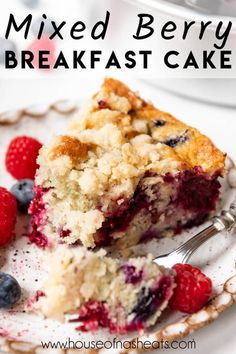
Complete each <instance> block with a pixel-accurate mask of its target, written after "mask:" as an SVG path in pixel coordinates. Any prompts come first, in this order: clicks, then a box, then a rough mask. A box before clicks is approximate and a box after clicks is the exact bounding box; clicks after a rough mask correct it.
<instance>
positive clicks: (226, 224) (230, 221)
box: [172, 202, 236, 263]
mask: <svg viewBox="0 0 236 354" xmlns="http://www.w3.org/2000/svg"><path fill="white" fill-rule="evenodd" d="M235 224H236V202H234V203H232V204H231V206H230V209H229V211H225V210H223V211H222V212H221V214H220V216H216V217H214V218H213V219H212V224H211V225H210V226H208V227H206V228H205V229H204V230H202V231H201V232H199V233H198V234H197V235H195V236H194V237H192V238H191V239H190V240H188V241H187V242H185V243H184V244H183V245H181V246H179V247H178V248H177V249H176V250H175V251H173V252H172V254H175V255H181V254H182V256H183V261H182V263H187V262H188V260H189V258H190V257H191V256H192V254H193V253H194V252H195V251H196V250H197V249H198V248H199V246H201V245H202V244H203V243H204V242H206V241H208V240H209V239H210V238H212V237H213V236H215V235H217V234H218V233H219V232H221V231H223V230H226V231H230V230H231V229H232V228H233V227H234V226H235Z"/></svg>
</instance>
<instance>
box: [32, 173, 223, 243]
mask: <svg viewBox="0 0 236 354" xmlns="http://www.w3.org/2000/svg"><path fill="white" fill-rule="evenodd" d="M218 177H219V175H217V174H215V175H213V176H210V175H207V174H205V173H204V172H203V170H202V168H201V167H195V168H194V169H193V170H191V171H190V170H185V171H181V172H179V173H177V174H176V175H172V174H170V173H167V174H166V175H164V176H159V175H156V174H153V173H152V174H151V173H149V174H146V175H145V176H144V177H143V179H142V180H141V181H140V183H139V185H138V186H137V188H136V191H135V193H134V196H133V198H132V199H130V200H127V199H125V198H124V197H123V196H120V197H119V198H117V200H116V201H112V203H111V206H112V207H110V208H109V209H108V210H107V211H106V212H104V216H105V221H104V222H103V223H102V227H101V228H99V229H98V230H97V231H96V233H95V234H94V240H95V243H96V246H99V247H105V246H110V245H112V244H113V243H114V241H116V244H117V242H118V243H119V242H121V248H122V247H123V246H122V240H124V239H125V240H126V241H127V242H128V245H127V244H126V245H125V247H128V246H129V245H134V244H137V243H139V242H145V241H148V240H150V239H152V238H158V237H163V236H165V235H166V234H168V235H173V234H179V233H180V232H181V231H182V229H183V228H189V227H193V226H195V225H199V224H201V223H202V222H203V221H204V220H205V219H206V218H207V216H208V214H209V213H210V212H211V211H213V210H215V207H216V202H217V200H218V197H219V190H220V183H219V181H218ZM48 190H49V189H47V188H43V187H37V188H36V189H35V192H36V196H35V199H34V201H33V202H32V203H31V206H30V214H32V215H33V219H32V229H33V231H32V233H31V236H30V241H31V242H34V243H36V244H37V245H38V246H39V247H41V248H45V247H48V246H49V242H48V239H47V236H46V234H45V233H44V227H45V225H46V223H47V217H48V216H47V210H46V206H45V203H44V202H43V195H44V194H45V193H47V192H48ZM97 209H98V210H99V211H102V206H101V205H98V206H97ZM55 232H57V233H58V238H59V243H62V242H64V239H65V238H66V237H68V236H70V234H71V230H69V229H68V228H67V227H66V225H65V226H64V227H63V226H62V227H61V228H60V229H59V230H55ZM118 248H119V244H118Z"/></svg>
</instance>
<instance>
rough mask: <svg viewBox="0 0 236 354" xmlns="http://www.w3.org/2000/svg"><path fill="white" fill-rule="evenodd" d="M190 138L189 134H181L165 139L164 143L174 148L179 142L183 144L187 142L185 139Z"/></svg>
mask: <svg viewBox="0 0 236 354" xmlns="http://www.w3.org/2000/svg"><path fill="white" fill-rule="evenodd" d="M187 140H188V137H187V135H185V134H184V135H181V136H177V137H176V138H170V139H168V140H166V141H164V144H166V145H168V146H170V147H172V148H174V147H176V146H177V145H178V144H182V143H185V141H187Z"/></svg>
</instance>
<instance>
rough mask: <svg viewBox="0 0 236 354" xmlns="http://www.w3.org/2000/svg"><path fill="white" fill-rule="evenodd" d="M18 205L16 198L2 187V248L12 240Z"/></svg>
mask: <svg viewBox="0 0 236 354" xmlns="http://www.w3.org/2000/svg"><path fill="white" fill-rule="evenodd" d="M16 214H17V204H16V199H15V197H14V196H13V195H12V194H11V193H10V192H8V191H7V190H6V189H5V188H3V187H0V246H3V245H5V244H6V243H7V242H8V241H10V239H11V238H12V235H13V232H14V229H15V225H16Z"/></svg>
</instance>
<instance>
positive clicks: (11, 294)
mask: <svg viewBox="0 0 236 354" xmlns="http://www.w3.org/2000/svg"><path fill="white" fill-rule="evenodd" d="M20 297H21V288H20V285H19V284H18V282H17V281H16V279H15V278H13V277H12V276H11V275H9V274H6V273H2V272H0V309H5V308H9V307H11V306H12V305H15V304H16V303H17V302H18V301H19V300H20Z"/></svg>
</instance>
